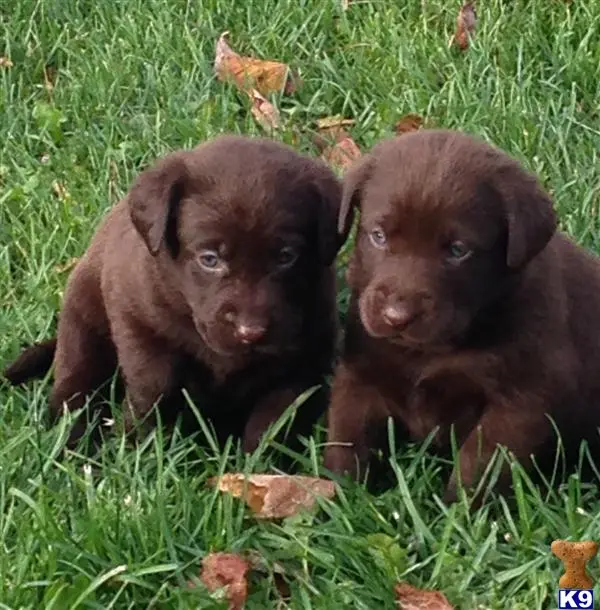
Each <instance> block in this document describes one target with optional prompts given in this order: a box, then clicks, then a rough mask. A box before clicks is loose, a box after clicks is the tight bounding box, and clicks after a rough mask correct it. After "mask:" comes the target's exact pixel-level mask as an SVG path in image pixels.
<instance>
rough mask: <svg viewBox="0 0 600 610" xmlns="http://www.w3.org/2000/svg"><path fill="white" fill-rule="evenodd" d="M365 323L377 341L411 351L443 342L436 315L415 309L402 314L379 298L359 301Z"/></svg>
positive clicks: (364, 298) (363, 296)
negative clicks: (387, 342)
mask: <svg viewBox="0 0 600 610" xmlns="http://www.w3.org/2000/svg"><path fill="white" fill-rule="evenodd" d="M359 312H360V319H361V322H362V324H363V326H364V328H365V330H366V331H367V333H368V334H369V335H370V336H371V337H373V338H374V339H385V340H386V341H389V342H390V343H393V344H395V345H401V346H404V347H408V348H415V349H417V348H423V347H426V346H427V347H429V346H430V345H433V344H436V343H440V342H441V340H442V337H441V336H440V335H441V334H445V333H440V332H439V331H440V330H441V328H440V325H439V320H437V319H436V316H434V315H432V313H433V312H432V311H429V310H428V311H425V310H424V309H422V308H415V309H413V310H411V311H410V312H406V311H404V312H402V311H399V310H397V309H394V308H391V311H390V308H389V305H388V304H387V303H386V302H385V301H382V300H381V299H378V298H376V296H375V295H372V296H371V295H367V294H363V295H362V296H361V298H360V301H359Z"/></svg>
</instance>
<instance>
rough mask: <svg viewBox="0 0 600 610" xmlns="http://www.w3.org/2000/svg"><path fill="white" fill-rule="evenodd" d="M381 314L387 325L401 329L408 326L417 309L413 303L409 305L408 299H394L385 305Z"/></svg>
mask: <svg viewBox="0 0 600 610" xmlns="http://www.w3.org/2000/svg"><path fill="white" fill-rule="evenodd" d="M381 315H382V317H383V320H384V321H385V323H386V324H387V325H388V326H393V327H394V328H396V329H401V328H405V327H406V326H408V325H409V324H410V323H411V322H412V321H413V320H414V319H415V318H416V316H417V311H416V309H415V307H414V305H411V304H410V303H409V302H408V301H396V302H395V303H389V304H388V305H386V306H385V307H384V308H383V311H382V312H381Z"/></svg>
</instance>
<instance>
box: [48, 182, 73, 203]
mask: <svg viewBox="0 0 600 610" xmlns="http://www.w3.org/2000/svg"><path fill="white" fill-rule="evenodd" d="M52 190H53V192H54V194H55V195H56V196H57V197H58V198H59V199H61V200H62V201H67V200H68V199H70V198H71V195H70V193H69V191H67V189H66V188H65V187H64V186H63V185H62V184H61V183H60V182H58V180H55V181H54V182H53V183H52Z"/></svg>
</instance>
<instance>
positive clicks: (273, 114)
mask: <svg viewBox="0 0 600 610" xmlns="http://www.w3.org/2000/svg"><path fill="white" fill-rule="evenodd" d="M248 95H249V96H250V99H251V100H252V108H251V109H250V112H252V115H253V116H254V118H255V119H256V120H257V121H258V122H259V123H260V125H261V127H262V128H263V129H265V130H266V131H271V130H273V129H279V128H280V127H281V117H280V116H279V111H278V110H277V108H275V106H273V104H271V102H270V101H269V100H268V99H267V98H266V97H264V96H263V95H262V94H261V93H260V92H258V91H257V90H256V89H253V90H252V91H251V92H250V93H249V94H248Z"/></svg>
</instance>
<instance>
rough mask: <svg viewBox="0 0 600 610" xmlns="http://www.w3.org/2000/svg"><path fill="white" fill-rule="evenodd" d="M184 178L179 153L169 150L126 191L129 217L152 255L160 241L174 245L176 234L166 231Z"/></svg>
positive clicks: (156, 250) (180, 193) (181, 194)
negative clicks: (127, 192) (169, 152)
mask: <svg viewBox="0 0 600 610" xmlns="http://www.w3.org/2000/svg"><path fill="white" fill-rule="evenodd" d="M186 179H187V169H186V165H185V162H184V158H183V155H182V153H180V152H176V153H171V154H170V155H167V156H166V157H164V158H163V159H161V160H160V161H158V162H157V163H156V164H155V165H154V166H153V167H151V168H149V169H147V170H145V171H144V172H142V173H141V174H140V175H139V176H138V178H137V179H136V181H135V183H134V185H133V187H132V188H131V190H130V191H129V194H128V196H127V200H128V205H129V215H130V217H131V221H132V222H133V226H134V227H135V229H136V231H137V232H138V233H139V234H140V236H141V238H142V239H143V240H144V243H145V244H146V247H147V248H148V250H149V252H150V254H152V256H156V254H157V253H158V251H159V250H160V247H161V245H162V243H163V241H167V242H168V245H169V247H172V249H173V248H176V244H175V243H174V240H175V239H176V238H175V236H174V235H173V236H169V235H168V233H169V229H170V226H171V224H172V220H173V219H174V217H175V216H174V215H175V213H176V208H177V205H178V203H179V201H180V200H181V197H182V196H183V192H184V187H185V182H186ZM170 237H171V238H172V239H170Z"/></svg>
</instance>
